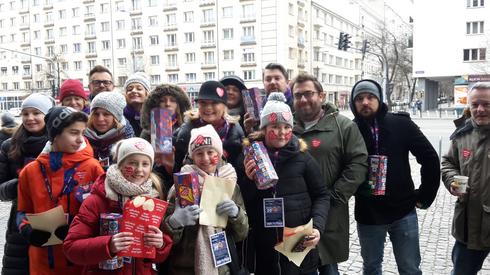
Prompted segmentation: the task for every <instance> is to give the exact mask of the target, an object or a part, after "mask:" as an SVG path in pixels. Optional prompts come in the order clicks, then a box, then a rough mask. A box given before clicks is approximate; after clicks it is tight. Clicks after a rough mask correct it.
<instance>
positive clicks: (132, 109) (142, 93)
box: [124, 72, 150, 137]
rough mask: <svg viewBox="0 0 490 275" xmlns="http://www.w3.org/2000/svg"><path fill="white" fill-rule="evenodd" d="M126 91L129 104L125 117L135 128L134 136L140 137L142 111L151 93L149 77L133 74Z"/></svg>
mask: <svg viewBox="0 0 490 275" xmlns="http://www.w3.org/2000/svg"><path fill="white" fill-rule="evenodd" d="M124 91H125V93H126V102H127V103H128V105H127V106H126V107H125V108H124V117H126V119H127V120H128V121H129V123H130V124H131V126H132V127H133V130H134V134H135V135H136V136H137V137H139V136H140V134H141V109H142V108H143V103H144V102H145V101H146V99H147V98H148V94H149V93H150V80H149V79H148V76H147V75H146V74H145V73H143V72H137V73H134V74H132V75H131V76H129V78H128V80H126V82H125V83H124Z"/></svg>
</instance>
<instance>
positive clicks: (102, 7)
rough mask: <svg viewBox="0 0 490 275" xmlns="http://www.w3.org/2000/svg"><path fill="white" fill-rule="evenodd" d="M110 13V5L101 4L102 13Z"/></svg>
mask: <svg viewBox="0 0 490 275" xmlns="http://www.w3.org/2000/svg"><path fill="white" fill-rule="evenodd" d="M108 11H109V4H108V3H102V4H100V13H107V12H108Z"/></svg>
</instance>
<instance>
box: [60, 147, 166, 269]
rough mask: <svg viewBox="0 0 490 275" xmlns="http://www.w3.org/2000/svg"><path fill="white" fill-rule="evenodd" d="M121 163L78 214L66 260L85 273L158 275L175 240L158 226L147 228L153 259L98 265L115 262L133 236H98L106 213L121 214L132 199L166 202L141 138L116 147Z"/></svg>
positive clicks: (67, 244)
mask: <svg viewBox="0 0 490 275" xmlns="http://www.w3.org/2000/svg"><path fill="white" fill-rule="evenodd" d="M115 159H116V161H117V164H113V165H111V166H110V167H109V169H108V170H107V172H106V174H104V175H102V176H100V177H99V178H98V179H97V182H96V184H95V186H94V187H93V188H92V194H91V195H90V196H89V197H88V198H87V199H86V200H85V201H84V203H83V204H82V206H81V207H80V211H79V213H78V215H77V216H76V217H75V219H74V220H73V223H72V225H71V227H70V230H69V232H68V236H67V237H66V239H65V242H64V244H63V248H64V252H65V255H66V256H67V258H68V259H70V261H72V262H73V263H75V264H79V265H84V267H83V274H121V275H122V274H138V275H147V274H148V275H150V274H154V273H153V269H152V264H153V263H158V262H163V261H164V260H165V259H166V258H167V256H168V254H169V252H170V249H171V248H172V239H171V238H170V236H168V235H166V234H163V233H162V231H161V230H160V229H159V228H158V227H155V226H152V225H150V226H148V230H149V232H148V233H145V235H144V242H145V244H146V245H148V246H153V247H155V248H156V257H155V259H143V258H129V259H130V260H129V262H128V261H124V265H123V267H122V268H119V269H116V270H102V269H100V268H99V262H101V261H104V260H109V259H112V258H113V257H114V256H115V255H116V254H117V253H118V252H120V251H123V250H125V249H127V248H129V245H130V244H131V243H132V242H133V237H132V233H131V232H120V233H118V234H115V235H113V236H100V234H99V230H100V223H99V220H100V216H101V214H104V213H122V211H123V205H124V204H125V203H126V202H127V201H128V200H130V199H132V198H133V197H136V196H139V195H144V196H147V197H151V198H163V197H164V196H165V195H164V193H165V192H164V191H163V190H162V189H161V185H160V182H159V180H158V178H157V177H156V176H155V175H154V174H152V173H151V167H152V165H153V161H154V152H153V148H152V147H151V145H150V144H149V143H148V142H147V141H146V140H144V139H141V138H130V139H126V140H123V141H121V142H119V143H118V144H117V145H116V154H115Z"/></svg>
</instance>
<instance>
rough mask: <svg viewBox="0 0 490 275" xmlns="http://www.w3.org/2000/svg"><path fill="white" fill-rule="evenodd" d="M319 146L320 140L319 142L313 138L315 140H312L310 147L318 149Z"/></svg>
mask: <svg viewBox="0 0 490 275" xmlns="http://www.w3.org/2000/svg"><path fill="white" fill-rule="evenodd" d="M320 144H321V142H320V140H319V139H316V138H315V139H313V140H312V141H311V146H313V148H318V147H320Z"/></svg>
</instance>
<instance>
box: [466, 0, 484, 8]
mask: <svg viewBox="0 0 490 275" xmlns="http://www.w3.org/2000/svg"><path fill="white" fill-rule="evenodd" d="M483 6H485V1H484V0H466V7H468V8H475V7H483Z"/></svg>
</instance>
